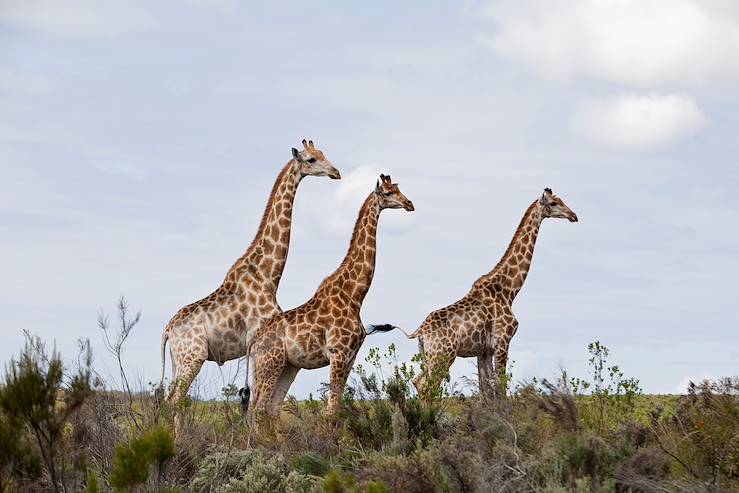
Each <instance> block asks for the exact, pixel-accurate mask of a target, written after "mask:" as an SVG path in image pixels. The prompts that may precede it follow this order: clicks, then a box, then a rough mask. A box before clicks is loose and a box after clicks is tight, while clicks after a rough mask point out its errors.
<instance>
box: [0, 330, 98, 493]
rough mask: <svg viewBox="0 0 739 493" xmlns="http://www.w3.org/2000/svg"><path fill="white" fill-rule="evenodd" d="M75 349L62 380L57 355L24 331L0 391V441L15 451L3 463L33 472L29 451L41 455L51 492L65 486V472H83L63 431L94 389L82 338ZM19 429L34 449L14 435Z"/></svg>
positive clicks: (81, 461) (86, 346)
mask: <svg viewBox="0 0 739 493" xmlns="http://www.w3.org/2000/svg"><path fill="white" fill-rule="evenodd" d="M80 350H81V352H80V361H79V362H80V364H79V366H78V368H77V369H76V371H74V372H72V373H71V375H67V378H68V380H67V382H64V377H65V369H64V365H63V363H62V359H61V356H60V355H59V353H57V351H56V350H52V352H51V354H49V353H48V352H47V350H46V346H45V345H44V343H43V342H42V341H41V340H40V339H39V338H37V337H33V336H31V335H29V334H26V345H25V348H24V349H23V351H22V352H21V354H20V356H19V358H18V360H15V359H13V360H11V361H10V364H9V365H8V366H7V368H6V371H5V378H4V381H5V384H4V386H3V387H2V389H0V411H2V419H1V420H0V440H3V441H6V442H7V445H8V446H9V448H10V450H13V449H15V453H17V454H18V455H17V456H15V459H13V458H11V459H10V460H9V461H8V462H10V463H13V462H15V464H13V465H11V470H12V471H24V472H26V473H27V472H32V471H33V469H34V465H33V464H34V463H36V462H37V461H36V459H34V458H33V455H36V456H40V457H41V460H42V462H43V463H44V466H45V468H46V471H47V473H48V475H49V481H50V483H51V484H50V488H51V489H52V490H54V491H63V490H66V489H67V482H68V481H71V479H70V477H69V476H70V474H73V473H75V472H76V473H79V472H80V471H81V470H84V457H81V456H80V453H81V452H80V451H79V449H78V448H76V447H72V444H71V443H70V437H68V436H66V434H65V429H66V427H68V426H69V427H73V420H74V418H75V416H77V414H78V413H79V411H80V410H81V408H82V406H83V404H84V403H85V401H86V400H87V399H88V398H89V397H90V396H91V395H92V393H93V388H92V387H93V382H92V369H91V365H92V354H91V351H90V347H89V343H85V342H81V343H80ZM24 429H25V430H27V431H28V432H29V434H30V436H31V437H32V439H33V441H34V442H35V444H36V450H35V451H34V452H31V449H30V448H28V447H26V445H25V443H27V442H25V440H24V439H21V437H20V436H18V435H17V434H16V433H20V430H24ZM71 438H72V439H74V438H75V434H72V437H71ZM64 452H68V453H67V454H66V455H65V454H64ZM4 462H5V461H4ZM8 462H6V464H5V466H7V465H8ZM19 466H20V467H19Z"/></svg>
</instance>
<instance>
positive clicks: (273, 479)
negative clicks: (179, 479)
mask: <svg viewBox="0 0 739 493" xmlns="http://www.w3.org/2000/svg"><path fill="white" fill-rule="evenodd" d="M314 484H315V482H314V480H313V479H312V478H310V477H309V476H307V475H305V474H301V473H300V472H298V471H293V470H290V467H289V466H288V464H287V462H286V461H285V459H284V457H283V456H282V454H278V453H270V452H268V451H266V450H262V449H249V450H232V451H229V452H216V453H214V454H210V455H208V456H206V457H205V459H203V462H202V464H201V466H200V469H199V470H198V472H197V474H196V475H195V478H194V479H193V480H192V482H191V484H190V488H191V490H192V491H193V492H210V491H215V492H218V493H251V492H254V493H258V492H264V491H273V492H278V491H279V492H283V491H284V492H286V493H300V492H308V491H310V490H311V489H312V488H313V486H314Z"/></svg>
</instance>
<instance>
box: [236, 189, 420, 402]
mask: <svg viewBox="0 0 739 493" xmlns="http://www.w3.org/2000/svg"><path fill="white" fill-rule="evenodd" d="M400 208H403V209H405V210H406V211H413V210H415V208H414V206H413V203H412V202H411V201H410V200H408V198H407V197H406V196H405V195H403V194H402V193H401V191H400V189H399V188H398V185H397V184H395V183H392V181H391V179H390V176H386V175H380V180H378V181H377V184H376V186H375V189H374V190H373V191H372V192H371V193H370V194H369V196H368V197H367V199H366V200H365V201H364V203H363V204H362V207H361V209H360V210H359V217H358V218H357V222H356V225H355V226H354V233H353V234H352V238H351V243H350V245H349V251H348V252H347V254H346V257H345V258H344V260H343V261H342V262H341V265H339V267H338V269H336V271H335V272H334V273H333V274H331V275H330V276H328V277H327V278H326V279H324V280H323V282H322V283H321V284H320V286H319V287H318V289H317V290H316V293H315V294H314V295H313V297H312V298H311V299H310V300H309V301H308V302H306V303H305V304H303V305H301V306H299V307H297V308H294V309H292V310H288V311H286V312H284V313H280V314H278V315H276V316H274V317H273V318H271V319H270V320H269V321H268V322H267V323H266V324H265V325H264V326H263V328H262V329H260V332H259V333H258V334H257V336H256V337H255V338H254V340H253V346H254V347H253V351H251V355H252V358H253V360H254V401H255V404H254V410H255V411H256V412H260V411H266V412H267V414H269V415H271V416H277V415H278V414H279V407H280V404H281V403H282V401H283V399H284V398H285V395H286V394H287V391H288V389H289V388H290V385H291V384H292V382H293V380H295V376H296V375H297V373H298V371H299V370H300V369H301V368H306V369H314V368H322V367H324V366H327V365H330V367H331V372H330V380H331V382H330V394H329V400H328V406H327V408H326V414H328V415H332V414H335V413H336V411H337V410H338V405H339V399H340V398H341V395H342V392H343V390H344V385H345V384H346V379H347V378H348V376H349V372H350V371H351V368H352V365H353V364H354V359H355V357H356V355H357V351H359V348H360V346H361V345H362V342H363V341H364V338H365V336H366V332H365V329H364V326H363V325H362V321H361V319H360V316H359V312H360V309H361V308H362V301H363V300H364V297H365V295H366V294H367V291H368V289H369V287H370V284H371V283H372V277H373V275H374V271H375V256H376V240H377V222H378V220H379V217H380V212H381V211H382V210H383V209H400ZM247 354H249V353H247ZM247 365H248V362H247Z"/></svg>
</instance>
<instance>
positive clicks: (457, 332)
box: [368, 188, 577, 397]
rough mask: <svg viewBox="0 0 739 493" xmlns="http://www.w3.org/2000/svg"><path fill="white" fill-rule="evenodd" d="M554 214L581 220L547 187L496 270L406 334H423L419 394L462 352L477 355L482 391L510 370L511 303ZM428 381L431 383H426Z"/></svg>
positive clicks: (381, 328) (514, 324)
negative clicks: (544, 225) (545, 224)
mask: <svg viewBox="0 0 739 493" xmlns="http://www.w3.org/2000/svg"><path fill="white" fill-rule="evenodd" d="M548 217H555V218H564V219H568V220H569V221H570V222H577V215H576V214H575V213H574V212H572V210H570V208H569V207H567V205H565V203H564V202H563V201H562V199H560V198H559V197H557V196H555V195H554V194H553V193H552V190H551V189H549V188H545V189H544V193H543V194H542V195H541V197H540V198H538V199H537V200H535V201H534V202H533V203H532V204H531V205H530V206H529V208H528V209H527V210H526V213H525V214H524V216H523V219H521V223H520V224H519V226H518V229H516V233H515V234H514V235H513V239H512V240H511V243H510V244H509V245H508V249H507V250H506V251H505V253H504V254H503V257H502V258H501V259H500V261H499V262H498V264H497V265H496V266H495V267H494V268H493V270H492V271H490V272H489V273H487V274H485V275H483V276H482V277H480V278H479V279H477V281H475V283H474V284H473V285H472V289H470V291H469V292H468V293H467V294H466V295H465V296H464V297H463V298H462V299H460V300H459V301H456V302H454V303H452V304H451V305H449V306H447V307H444V308H441V309H439V310H435V311H433V312H431V313H430V314H429V315H428V317H426V320H424V322H423V323H422V324H421V326H420V327H419V328H418V330H416V331H415V332H414V333H413V334H410V335H409V334H406V337H408V338H409V339H414V338H418V348H419V352H420V353H421V356H422V361H423V364H422V371H421V374H420V375H419V376H418V378H417V379H416V380H415V382H414V383H415V385H416V389H417V390H418V393H419V395H421V396H422V397H428V396H429V395H430V394H429V392H434V391H436V390H437V389H436V386H437V380H436V379H438V378H439V377H440V376H441V375H444V374H446V372H447V371H448V370H449V367H450V366H451V364H452V363H453V362H454V359H455V358H456V357H463V358H464V357H473V356H476V357H477V367H478V377H479V384H480V392H481V393H483V392H484V391H485V390H486V389H488V388H490V384H491V382H492V379H493V378H494V377H495V375H494V373H495V372H497V374H498V375H497V377H498V379H501V378H502V377H503V376H504V375H505V371H506V362H507V360H508V346H509V344H510V342H511V339H512V338H513V335H514V334H515V333H516V330H517V329H518V321H517V320H516V317H515V316H514V314H513V311H512V309H511V305H512V304H513V300H514V299H515V298H516V295H517V294H518V292H519V291H520V290H521V288H522V287H523V284H524V281H525V280H526V275H527V274H528V272H529V267H530V266H531V259H532V257H533V254H534V246H535V244H536V238H537V236H538V234H539V227H540V226H541V222H542V221H543V220H544V219H545V218H548ZM394 328H398V327H395V326H393V325H390V324H385V325H370V326H368V332H369V333H372V332H386V331H388V330H392V329H394ZM400 330H402V329H400ZM403 332H404V333H405V331H403ZM493 358H494V360H495V365H494V367H493ZM432 377H433V382H431V380H432ZM500 381H502V380H500ZM427 383H431V384H430V385H428V388H425V387H427V385H426V384H427Z"/></svg>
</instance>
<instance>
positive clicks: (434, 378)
mask: <svg viewBox="0 0 739 493" xmlns="http://www.w3.org/2000/svg"><path fill="white" fill-rule="evenodd" d="M455 356H456V354H455V351H454V350H453V349H452V348H445V349H443V350H442V351H441V352H429V353H427V354H426V355H424V362H423V365H422V368H421V375H419V376H418V378H416V380H415V381H414V382H413V383H414V384H415V386H416V390H418V396H419V397H420V398H421V400H422V401H423V402H425V403H426V404H428V403H430V402H432V401H434V400H435V399H436V398H438V397H439V392H440V390H441V383H442V381H443V380H444V379H445V378H446V377H447V376H448V375H449V368H450V367H451V366H452V363H454V357H455Z"/></svg>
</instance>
